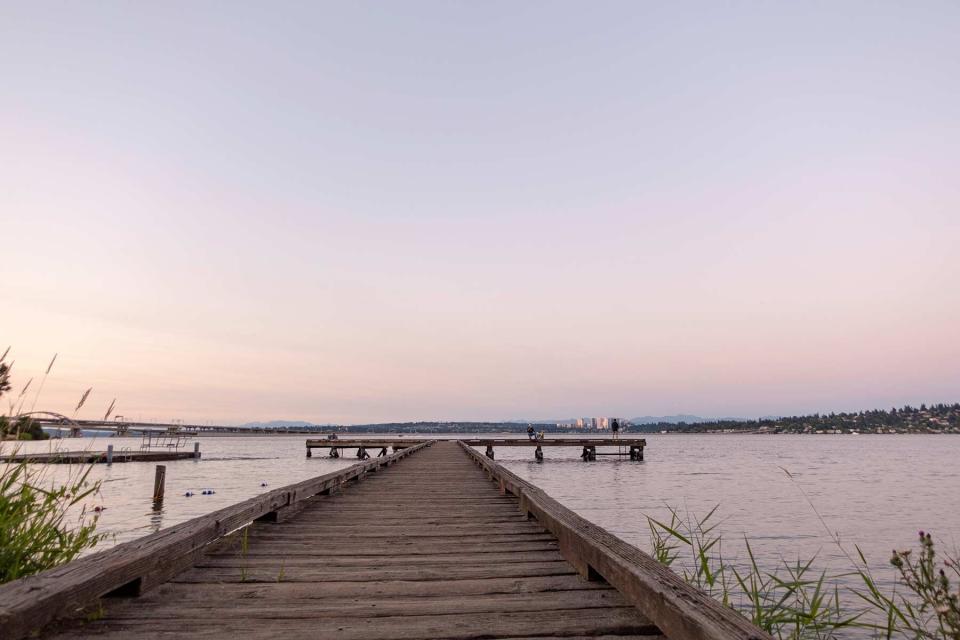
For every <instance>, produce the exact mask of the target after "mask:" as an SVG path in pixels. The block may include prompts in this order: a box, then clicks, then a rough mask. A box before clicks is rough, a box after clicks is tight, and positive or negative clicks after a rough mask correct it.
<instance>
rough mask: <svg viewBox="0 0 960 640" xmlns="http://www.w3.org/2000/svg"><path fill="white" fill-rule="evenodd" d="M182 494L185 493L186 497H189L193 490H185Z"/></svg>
mask: <svg viewBox="0 0 960 640" xmlns="http://www.w3.org/2000/svg"><path fill="white" fill-rule="evenodd" d="M183 495H185V496H186V497H188V498H189V497H190V496H192V495H193V491H187V492H186V493H185V494H183Z"/></svg>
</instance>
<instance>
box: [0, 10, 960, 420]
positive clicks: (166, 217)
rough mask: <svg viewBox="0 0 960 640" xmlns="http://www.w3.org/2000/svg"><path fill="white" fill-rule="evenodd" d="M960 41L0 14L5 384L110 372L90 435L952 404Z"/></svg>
mask: <svg viewBox="0 0 960 640" xmlns="http://www.w3.org/2000/svg"><path fill="white" fill-rule="evenodd" d="M957 33H960V4H957V3H949V2H921V3H909V4H906V3H894V2H876V3H865V2H850V3H843V4H831V5H826V4H824V5H818V4H810V3H785V2H783V3H756V4H736V5H719V4H716V3H709V2H694V3H686V4H675V3H671V4H650V3H635V2H612V1H611V2H601V3H592V4H590V5H587V4H584V3H568V2H551V3H541V2H529V3H519V4H518V3H505V2H484V3H443V2H405V3H394V4H388V3H368V2H355V3H305V4H296V3H285V2H280V3H271V4H269V5H267V4H262V3H246V2H237V3H232V4H231V5H230V8H229V10H228V11H225V10H224V8H223V7H222V6H220V5H213V4H202V3H200V4H197V3H178V2H171V3H159V4H146V3H121V2H111V1H105V2H98V3H94V4H70V3H67V4H53V3H45V2H6V3H3V5H2V6H0V74H2V77H3V78H4V83H3V86H2V87H0V233H2V237H3V239H4V243H3V246H4V251H3V257H2V263H0V265H2V266H0V300H2V311H0V351H2V350H3V349H5V348H6V347H7V345H10V346H11V347H12V349H11V357H12V358H14V359H15V360H16V365H15V367H14V375H13V383H14V390H13V392H12V395H13V396H15V395H16V394H17V393H19V392H20V389H21V388H22V386H23V385H24V384H26V382H27V381H28V380H29V379H30V378H34V383H33V384H34V385H37V384H38V383H39V378H40V377H41V376H42V374H43V371H44V369H45V368H46V366H47V364H48V362H49V361H50V358H51V357H52V356H53V354H54V353H59V357H58V360H57V363H56V364H55V366H54V368H53V370H52V372H51V374H50V377H49V379H48V380H47V381H46V383H45V385H44V389H43V393H42V396H41V399H40V401H39V402H38V403H37V408H44V409H50V410H54V411H58V412H61V413H65V414H67V415H71V414H72V413H73V410H74V407H75V406H76V403H77V401H78V400H79V398H80V396H81V394H82V393H83V392H84V390H86V389H87V388H90V387H92V388H93V391H92V392H91V394H90V397H89V399H88V400H87V403H86V404H85V406H84V407H83V408H82V409H81V410H80V411H79V412H78V416H80V417H84V418H96V417H101V416H102V415H103V414H104V412H105V411H106V409H107V407H108V406H109V404H110V402H111V401H112V400H113V399H114V398H116V399H117V403H116V410H115V412H116V413H119V414H122V415H125V416H127V417H128V418H131V419H134V418H148V417H149V418H154V419H158V420H163V421H169V420H171V419H175V418H176V419H183V420H184V421H188V422H203V421H210V422H223V423H242V422H248V421H256V420H273V419H287V418H288V419H291V420H307V421H312V422H316V423H327V422H331V423H343V424H356V423H371V422H386V421H413V420H509V419H516V418H522V417H525V416H531V417H532V416H570V417H576V416H597V415H621V416H625V417H626V418H628V419H629V418H630V417H631V416H633V415H636V414H641V415H643V414H646V415H674V414H681V413H687V414H695V415H699V416H703V417H707V418H717V417H728V416H737V417H744V418H750V417H756V416H763V415H802V414H809V413H816V412H821V413H823V412H830V411H851V410H860V409H872V408H890V407H892V406H902V405H905V404H911V405H915V406H918V405H920V404H921V403H927V404H930V403H936V402H955V401H957V400H958V399H960V339H958V330H957V327H960V287H957V282H958V281H960V250H958V248H957V239H958V238H960V180H958V179H957V177H958V175H960V88H958V84H957V82H956V79H957V78H960V38H957V37H956V34H957ZM35 389H37V387H36V386H33V387H31V391H30V393H31V394H32V393H33V391H34V390H35ZM7 410H8V408H7V407H3V408H2V411H4V412H5V411H7Z"/></svg>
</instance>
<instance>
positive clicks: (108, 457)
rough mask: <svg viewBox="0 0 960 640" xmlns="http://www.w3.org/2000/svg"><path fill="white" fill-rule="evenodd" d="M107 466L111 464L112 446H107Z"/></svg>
mask: <svg viewBox="0 0 960 640" xmlns="http://www.w3.org/2000/svg"><path fill="white" fill-rule="evenodd" d="M107 464H108V465H110V464H113V445H112V444H108V445H107Z"/></svg>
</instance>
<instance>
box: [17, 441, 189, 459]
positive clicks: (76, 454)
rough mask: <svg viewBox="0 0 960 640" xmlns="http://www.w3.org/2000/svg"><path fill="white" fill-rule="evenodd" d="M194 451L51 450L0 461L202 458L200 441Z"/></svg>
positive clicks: (23, 454) (18, 455)
mask: <svg viewBox="0 0 960 640" xmlns="http://www.w3.org/2000/svg"><path fill="white" fill-rule="evenodd" d="M194 444H195V446H194V448H193V450H192V451H51V452H47V453H18V454H15V455H9V456H8V455H3V454H0V463H3V462H29V463H34V464H101V463H102V464H112V463H114V462H164V461H166V460H196V459H199V458H200V447H199V443H194Z"/></svg>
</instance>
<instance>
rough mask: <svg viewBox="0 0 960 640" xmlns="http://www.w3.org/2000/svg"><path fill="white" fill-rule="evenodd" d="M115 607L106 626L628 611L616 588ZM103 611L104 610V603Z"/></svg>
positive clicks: (267, 599) (178, 603)
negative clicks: (143, 622) (210, 619)
mask: <svg viewBox="0 0 960 640" xmlns="http://www.w3.org/2000/svg"><path fill="white" fill-rule="evenodd" d="M139 604H140V606H137V607H129V606H126V607H115V608H114V610H113V611H111V616H110V617H111V621H119V620H128V619H136V620H155V619H178V618H206V617H222V616H235V615H239V616H241V617H244V618H256V619H263V620H270V619H272V620H282V619H290V618H311V619H320V618H344V617H364V618H376V617H384V616H426V615H451V614H465V613H493V614H500V613H508V612H518V611H531V612H540V611H556V610H574V609H597V608H609V607H629V606H630V605H629V604H628V603H627V602H626V601H625V600H624V599H623V596H621V595H620V594H619V593H618V592H617V591H616V589H595V590H591V589H583V590H579V591H573V590H564V591H562V592H559V593H556V594H551V596H550V597H549V598H545V597H543V594H542V593H509V594H504V593H500V594H477V595H473V596H471V597H470V598H464V597H462V596H459V595H457V596H450V595H435V596H432V597H430V598H423V597H419V598H411V597H409V596H407V597H404V596H395V597H392V598H370V599H358V598H327V599H323V600H318V599H316V598H287V599H279V598H258V599H255V600H253V599H242V600H234V601H225V600H221V599H217V600H215V601H210V600H194V601H192V602H184V601H181V600H178V601H175V602H157V601H156V600H154V601H151V603H150V606H149V607H147V606H143V605H144V603H139ZM107 606H110V605H109V604H108V605H107Z"/></svg>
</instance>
